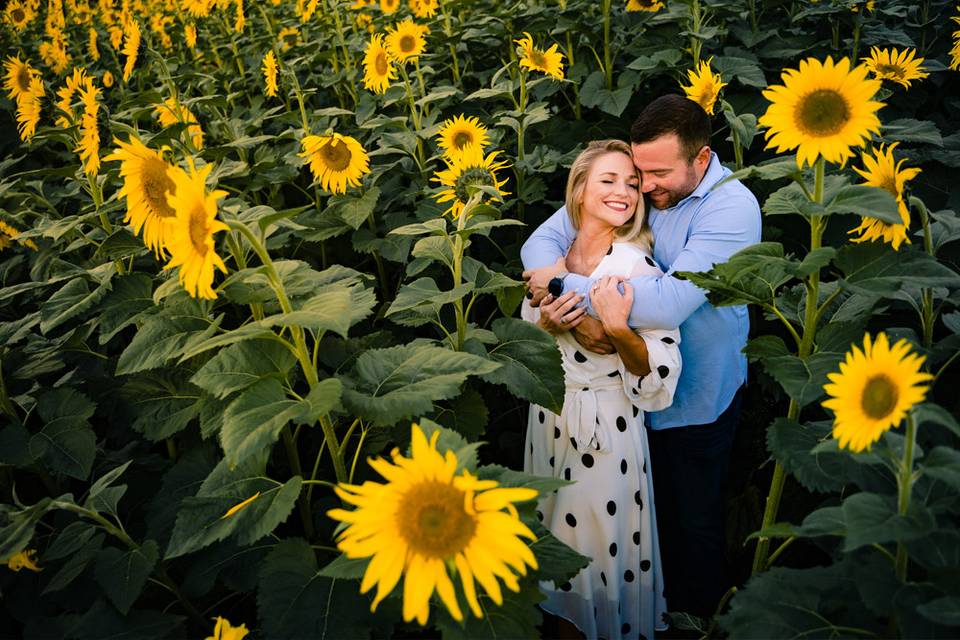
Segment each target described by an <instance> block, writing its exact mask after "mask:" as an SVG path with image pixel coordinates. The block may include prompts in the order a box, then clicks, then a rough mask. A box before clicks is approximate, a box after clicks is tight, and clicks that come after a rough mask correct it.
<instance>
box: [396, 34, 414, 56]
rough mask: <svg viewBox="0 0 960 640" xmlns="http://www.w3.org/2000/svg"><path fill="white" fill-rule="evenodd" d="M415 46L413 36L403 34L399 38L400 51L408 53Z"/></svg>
mask: <svg viewBox="0 0 960 640" xmlns="http://www.w3.org/2000/svg"><path fill="white" fill-rule="evenodd" d="M416 47H417V43H416V41H415V40H414V39H413V36H403V37H402V38H400V51H403V52H404V53H410V52H411V51H413V50H414V49H415V48H416Z"/></svg>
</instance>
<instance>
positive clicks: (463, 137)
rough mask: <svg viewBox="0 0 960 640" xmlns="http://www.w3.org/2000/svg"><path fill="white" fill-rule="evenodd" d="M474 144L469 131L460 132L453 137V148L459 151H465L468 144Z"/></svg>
mask: <svg viewBox="0 0 960 640" xmlns="http://www.w3.org/2000/svg"><path fill="white" fill-rule="evenodd" d="M472 143H473V136H472V135H470V133H469V132H467V131H458V132H457V134H456V135H455V136H453V146H455V147H456V148H457V149H463V148H464V147H465V146H467V145H468V144H472Z"/></svg>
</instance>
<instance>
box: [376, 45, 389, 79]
mask: <svg viewBox="0 0 960 640" xmlns="http://www.w3.org/2000/svg"><path fill="white" fill-rule="evenodd" d="M374 66H375V67H376V69H377V75H380V76H385V75H387V55H386V54H385V53H383V52H382V51H381V52H380V53H379V54H377V59H376V61H375V62H374Z"/></svg>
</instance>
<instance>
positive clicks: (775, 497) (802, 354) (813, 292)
mask: <svg viewBox="0 0 960 640" xmlns="http://www.w3.org/2000/svg"><path fill="white" fill-rule="evenodd" d="M824 170H825V162H824V159H823V157H822V156H821V157H819V158H817V162H816V164H815V166H814V184H813V200H814V201H815V202H818V203H821V202H823V187H824ZM825 226H826V225H825V223H824V221H823V219H822V218H820V217H819V216H814V217H812V218H810V251H811V252H812V251H816V250H817V249H819V248H820V245H821V242H822V240H823V230H824V227H825ZM805 285H806V290H807V298H806V306H805V309H804V321H803V336H802V337H801V339H800V346H799V349H798V353H797V355H798V356H799V358H800V359H801V360H806V359H807V358H808V357H809V356H810V354H811V353H812V352H813V343H814V337H815V336H816V333H817V322H818V319H819V317H820V313H819V311H820V309H819V307H818V302H819V296H820V270H819V269H817V270H816V271H814V272H813V273H811V274H810V275H809V276H807V280H806V282H805ZM799 418H800V405H799V404H798V403H797V401H796V400H793V399H791V400H790V405H789V407H788V408H787V419H788V420H791V421H797V420H798V419H799ZM785 480H786V471H785V470H784V468H783V465H782V464H781V463H780V462H777V463H776V466H775V467H774V470H773V478H772V479H771V480H770V490H769V491H768V492H767V503H766V507H765V509H764V512H763V524H762V525H761V529H766V528H767V527H769V526H770V525H772V524H773V523H774V521H775V520H776V519H777V512H778V511H779V510H780V497H781V496H782V495H783V485H784V482H785ZM769 552H770V538H767V537H765V536H762V537H760V539H759V540H758V541H757V548H756V551H755V552H754V555H753V569H752V571H751V575H756V574H757V573H760V572H761V571H765V570H766V569H767V568H768V561H767V557H768V555H769Z"/></svg>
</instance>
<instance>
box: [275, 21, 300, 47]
mask: <svg viewBox="0 0 960 640" xmlns="http://www.w3.org/2000/svg"><path fill="white" fill-rule="evenodd" d="M277 41H278V42H279V43H280V48H281V49H282V50H283V51H286V50H287V49H289V48H290V47H292V46H294V45H296V44H299V43H300V30H299V29H297V28H296V27H284V28H283V29H280V32H279V33H278V34H277Z"/></svg>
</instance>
